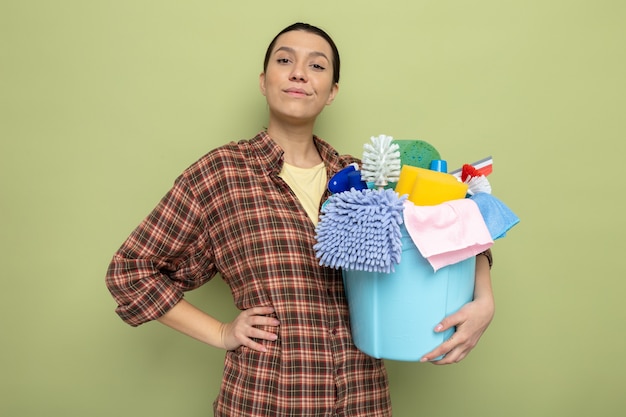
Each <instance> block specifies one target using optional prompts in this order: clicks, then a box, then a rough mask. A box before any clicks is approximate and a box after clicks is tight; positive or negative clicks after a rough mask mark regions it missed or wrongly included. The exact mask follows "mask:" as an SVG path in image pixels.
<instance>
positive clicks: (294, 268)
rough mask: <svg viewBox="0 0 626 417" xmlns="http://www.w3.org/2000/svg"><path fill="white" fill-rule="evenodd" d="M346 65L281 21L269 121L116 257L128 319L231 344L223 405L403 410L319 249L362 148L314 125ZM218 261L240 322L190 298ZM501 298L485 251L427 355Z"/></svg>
mask: <svg viewBox="0 0 626 417" xmlns="http://www.w3.org/2000/svg"><path fill="white" fill-rule="evenodd" d="M339 68H340V61H339V53H338V51H337V48H336V46H335V44H334V42H333V41H332V39H331V38H330V37H329V36H328V35H327V34H326V33H325V32H323V31H322V30H321V29H319V28H317V27H314V26H311V25H308V24H304V23H297V24H294V25H292V26H289V27H287V28H285V29H284V30H283V31H281V32H280V33H279V34H278V35H277V36H276V37H275V38H274V40H273V41H272V43H271V44H270V46H269V48H268V50H267V53H266V57H265V62H264V68H263V72H262V73H261V75H260V89H261V92H262V94H263V95H264V96H265V97H266V99H267V103H268V107H269V124H268V127H267V130H266V131H262V132H260V133H258V134H257V135H256V136H255V137H254V138H252V139H250V140H242V141H240V142H238V143H230V144H228V145H224V146H222V147H220V148H217V149H214V150H213V151H211V152H209V153H208V154H206V155H205V156H203V157H202V158H201V159H200V160H198V161H197V162H196V163H194V164H193V165H191V166H190V167H189V168H188V169H187V170H185V171H184V172H183V174H182V175H181V176H180V177H179V178H178V179H177V180H176V182H175V184H174V186H173V188H172V189H171V190H170V191H169V192H168V194H167V195H166V196H165V197H164V198H163V199H162V201H161V202H160V203H159V205H158V206H157V207H156V208H155V209H154V211H153V212H152V213H151V214H150V215H149V216H148V217H147V218H146V219H145V220H144V221H143V222H142V223H141V224H140V225H139V227H138V228H137V229H136V230H135V231H134V232H133V233H132V234H131V235H130V236H129V238H128V239H127V240H126V242H125V243H124V244H123V245H122V247H121V248H120V249H119V250H118V251H117V252H116V254H115V255H114V257H113V260H112V261H111V264H110V266H109V270H108V273H107V286H108V288H109V290H110V291H111V294H112V295H113V297H114V298H115V300H116V301H117V303H118V308H117V310H116V311H117V313H118V314H119V315H120V317H121V318H122V319H123V320H125V321H126V322H127V323H129V324H131V325H133V326H137V325H139V324H142V323H144V322H147V321H150V320H155V319H156V320H159V321H160V322H161V323H163V324H165V325H167V326H170V327H172V328H174V329H176V330H178V331H180V332H182V333H184V334H186V335H188V336H191V337H193V338H195V339H197V340H199V341H201V342H204V343H206V344H208V345H211V346H215V347H218V348H222V349H225V350H226V351H227V352H226V358H225V369H224V374H223V379H222V386H221V390H220V394H219V396H218V398H217V400H216V401H215V403H214V411H215V416H218V417H226V416H229V417H233V416H238V417H246V416H250V417H252V416H287V415H288V416H351V417H358V416H367V417H374V416H390V415H391V403H390V399H389V391H388V384H387V375H386V371H385V368H384V365H383V363H382V361H380V360H377V359H374V358H371V357H369V356H367V355H365V354H363V353H362V352H360V351H359V350H358V349H357V348H356V347H355V346H354V344H353V343H352V339H351V336H350V327H349V314H348V307H347V304H346V300H345V296H344V291H343V286H342V279H341V272H340V271H337V270H334V269H330V268H326V267H322V266H320V265H319V262H318V260H317V259H316V258H315V253H314V250H313V245H314V244H315V225H316V224H317V219H318V213H319V207H320V204H321V202H322V201H323V200H325V199H326V198H327V197H328V195H327V191H326V185H327V182H328V179H329V178H330V177H331V176H332V175H333V174H334V173H336V172H337V171H339V170H340V169H342V168H344V167H345V166H347V165H348V164H350V163H352V162H354V161H355V159H354V158H352V157H350V156H339V155H338V153H337V152H336V151H335V150H334V149H333V148H332V147H331V146H330V145H328V144H327V143H326V142H324V141H322V140H321V139H319V138H317V137H316V136H314V135H313V129H314V126H315V120H316V118H317V116H318V115H319V114H320V113H321V112H322V110H323V109H324V107H325V106H327V105H330V104H331V103H332V102H333V100H334V98H335V96H336V95H337V92H338V89H339V86H338V82H339ZM217 273H219V274H220V275H221V276H222V278H223V279H224V280H225V282H226V283H227V284H228V285H229V286H230V288H231V291H232V294H233V297H234V302H235V304H236V306H237V308H238V309H239V310H240V311H241V313H240V314H239V315H238V316H237V317H236V318H235V319H234V320H233V321H232V322H230V323H221V322H219V321H218V320H216V319H215V318H213V317H212V316H210V315H208V314H206V313H205V312H202V311H200V310H199V309H197V308H196V307H194V306H193V305H191V304H190V303H188V302H187V301H185V300H184V299H183V293H184V292H185V291H188V290H191V289H194V288H198V287H199V286H201V285H203V284H204V283H206V282H207V281H208V280H210V279H211V278H212V277H213V276H215V274H217ZM493 311H494V307H493V297H492V292H491V284H490V273H489V262H488V258H487V257H486V256H479V257H478V259H477V268H476V297H475V300H474V301H473V302H471V303H469V304H467V305H466V306H465V307H464V308H463V309H461V311H459V312H458V313H456V314H454V315H452V316H450V317H447V318H446V319H444V320H443V321H442V323H441V324H440V325H439V330H445V329H447V328H450V327H452V326H457V332H456V333H455V335H454V337H453V338H452V339H451V340H449V341H448V342H446V343H444V344H443V345H441V346H440V347H438V348H437V349H436V350H434V351H433V352H431V353H430V354H429V355H427V356H426V358H424V360H428V359H429V358H435V357H438V356H439V355H441V354H447V355H446V357H445V358H444V359H443V360H441V361H439V362H437V363H440V364H445V363H452V362H457V361H459V360H461V359H462V358H463V357H465V355H466V354H467V353H468V352H469V351H470V350H471V349H472V348H473V347H474V346H475V344H476V343H477V342H478V339H479V338H480V336H481V335H482V333H483V332H484V330H485V329H486V328H487V326H488V325H489V322H490V321H491V318H492V317H493Z"/></svg>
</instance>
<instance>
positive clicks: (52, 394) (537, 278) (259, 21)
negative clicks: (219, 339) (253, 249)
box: [0, 0, 626, 417]
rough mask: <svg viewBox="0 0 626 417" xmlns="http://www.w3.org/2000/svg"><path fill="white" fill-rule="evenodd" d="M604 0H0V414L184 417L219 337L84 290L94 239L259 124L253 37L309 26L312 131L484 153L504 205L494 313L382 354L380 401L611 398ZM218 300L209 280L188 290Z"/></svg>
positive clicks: (614, 346)
mask: <svg viewBox="0 0 626 417" xmlns="http://www.w3.org/2000/svg"><path fill="white" fill-rule="evenodd" d="M625 15H626V3H624V2H623V1H617V0H616V1H609V0H593V1H592V0H589V1H576V0H573V1H566V0H551V1H546V0H543V1H539V0H526V1H522V0H516V1H506V0H475V1H451V0H441V1H420V0H414V1H398V0H386V1H378V2H373V1H372V2H367V1H362V2H357V1H342V0H320V1H317V2H307V3H300V2H293V1H265V2H262V1H261V2H260V1H223V0H212V1H208V0H207V1H154V0H153V1H150V0H143V1H139V0H127V1H119V0H110V1H79V0H74V1H70V0H57V1H41V0H40V1H28V0H1V1H0V138H1V143H0V146H1V148H0V187H1V188H0V210H1V212H0V225H1V228H0V256H1V259H0V260H1V272H0V274H1V277H2V281H1V287H0V323H1V326H0V351H1V353H2V354H1V355H0V384H1V385H0V415H3V416H7V417H9V416H10V417H13V416H28V417H35V416H90V417H97V416H119V417H122V416H133V417H136V416H154V417H158V416H172V415H174V416H204V415H212V413H211V411H210V409H211V403H212V401H213V399H214V398H215V396H216V394H217V390H218V386H219V382H220V376H221V369H222V357H223V352H221V351H219V350H217V349H214V348H211V347H207V346H204V345H202V344H200V343H198V342H195V341H193V340H191V339H188V338H185V337H184V336H181V335H179V334H178V333H176V332H174V331H172V330H170V329H167V328H165V327H163V326H160V325H159V324H157V323H150V324H146V325H144V326H141V327H139V328H137V329H133V328H131V327H129V326H127V325H125V324H124V323H122V322H121V321H120V320H119V319H118V318H117V316H116V315H115V313H114V311H113V310H114V308H115V304H114V302H113V300H112V298H111V297H110V296H109V294H108V291H107V290H106V288H105V286H104V274H105V271H106V268H107V265H108V261H109V259H110V258H111V256H112V254H113V252H114V251H115V250H116V249H117V247H119V245H120V244H121V242H122V241H123V239H125V237H126V236H127V235H128V234H129V233H130V232H131V231H132V229H133V228H134V227H135V226H136V225H137V224H138V223H139V222H140V221H141V220H142V218H143V217H144V216H145V215H146V214H147V213H148V212H149V210H150V209H151V208H152V207H153V206H154V205H155V204H156V203H157V202H158V200H159V199H160V197H161V196H162V195H163V194H164V193H165V192H166V191H167V189H168V188H169V187H170V186H171V184H172V182H173V180H174V179H175V177H176V176H177V175H178V174H179V173H180V172H181V171H182V170H183V169H184V168H186V167H187V166H188V165H189V164H191V163H192V162H194V161H195V160H196V159H197V158H199V157H200V156H201V155H202V154H204V153H205V152H206V151H208V150H209V149H211V148H213V147H215V146H218V145H220V144H223V143H225V142H227V141H230V140H237V139H240V138H248V137H251V136H253V135H254V134H255V133H256V132H257V131H259V130H261V129H262V128H263V126H264V125H265V123H266V120H267V109H266V105H265V102H264V98H263V97H262V96H261V94H260V93H259V90H258V74H259V73H260V71H261V63H262V59H263V54H264V52H265V48H266V47H267V44H268V43H269V41H270V40H271V38H272V37H273V36H274V35H275V33H276V32H278V31H279V30H280V29H282V28H283V27H284V26H287V25H288V24H290V23H292V22H294V21H300V20H302V21H307V22H310V23H313V24H316V25H319V26H321V27H323V28H325V29H326V30H328V31H329V32H330V34H331V35H332V36H333V37H334V39H335V40H336V42H337V44H338V46H339V48H340V52H341V54H342V64H343V66H342V79H341V82H340V86H341V88H340V93H339V96H338V98H337V100H336V101H335V103H334V104H333V105H332V106H331V107H329V108H328V109H326V111H325V113H324V114H323V115H322V116H321V118H320V120H319V123H318V129H317V133H318V134H319V135H320V136H322V137H323V138H325V139H326V140H328V141H329V142H331V143H332V144H333V145H334V146H335V147H336V148H337V149H338V150H340V151H341V152H343V153H353V154H355V155H358V156H360V154H361V152H362V144H363V143H365V142H367V141H369V138H370V136H373V135H379V134H387V135H391V136H393V137H395V138H397V139H422V140H425V141H427V142H429V143H431V144H433V145H435V146H436V147H437V148H438V150H439V151H440V152H441V154H442V155H443V157H444V158H445V159H447V160H448V164H449V166H450V167H451V168H456V167H460V166H461V164H463V163H466V162H471V161H475V160H477V159H480V158H483V157H485V156H488V155H493V158H494V172H493V174H492V175H491V176H490V180H491V184H492V186H493V189H494V195H496V196H497V197H499V198H500V199H501V200H503V201H504V202H505V203H506V204H507V205H508V206H509V207H510V208H511V209H513V210H514V211H515V212H516V213H517V214H518V216H519V217H520V218H521V222H520V224H519V225H518V226H516V227H515V228H514V229H512V230H511V231H510V232H509V234H508V236H507V237H506V238H504V239H502V240H498V241H496V244H495V246H494V253H495V262H496V263H495V266H494V268H493V271H492V275H493V281H494V290H495V294H496V298H497V314H496V318H495V320H494V322H493V323H492V325H491V327H490V328H489V329H488V331H487V333H486V334H485V335H484V337H483V338H482V339H481V342H480V344H479V345H478V347H477V348H476V349H475V350H474V351H473V352H472V353H471V354H470V356H469V357H468V358H467V359H466V360H465V361H463V362H462V363H460V364H458V365H454V366H448V367H436V366H432V365H428V364H419V363H403V362H388V369H389V374H390V384H391V392H392V398H393V401H394V410H395V412H394V416H399V417H404V416H416V415H420V416H422V415H423V416H452V415H461V416H511V417H512V416H535V417H537V416H550V417H552V416H588V415H594V416H613V415H620V414H621V413H623V409H624V407H625V406H626V400H624V397H623V391H624V386H625V384H626V359H625V355H624V351H625V349H626V340H625V336H624V330H625V327H626V326H625V322H626V314H625V313H624V307H623V303H622V300H623V298H624V293H625V292H626V284H625V281H626V271H625V269H626V268H625V265H626V262H625V261H624V250H623V249H624V243H623V235H624V231H625V229H626V227H625V222H624V216H623V212H624V205H623V202H622V195H623V193H624V185H623V184H624V169H623V159H624V154H625V151H626V149H625V145H624V139H625V134H626V128H625V121H624V120H625V119H626V117H624V112H625V109H626V98H625V97H626V77H625V75H624V74H626V47H625V46H624V45H625V40H626V25H625V24H624V22H626V18H625ZM188 297H189V299H190V300H192V301H193V302H196V303H198V304H199V305H200V306H201V307H202V308H204V309H206V310H207V311H209V312H211V313H212V314H214V315H216V316H217V317H219V318H220V319H223V320H230V319H231V318H232V317H234V315H235V314H236V311H235V310H234V309H233V307H231V297H230V293H229V291H228V288H227V287H226V286H225V285H224V284H223V283H222V282H221V280H219V279H215V280H213V281H212V282H211V283H209V284H207V285H206V286H205V287H203V288H201V289H200V290H197V291H194V292H192V293H190V294H189V295H188Z"/></svg>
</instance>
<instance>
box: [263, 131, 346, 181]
mask: <svg viewBox="0 0 626 417" xmlns="http://www.w3.org/2000/svg"><path fill="white" fill-rule="evenodd" d="M313 142H314V143H315V146H316V147H317V151H318V152H319V154H320V157H321V158H322V160H323V161H324V165H326V169H327V171H328V172H329V173H330V174H334V173H335V172H337V171H339V170H340V169H342V168H343V167H342V166H341V162H340V160H339V154H338V153H337V151H336V150H335V149H334V148H333V147H332V146H330V145H329V144H328V143H327V142H325V141H323V140H322V139H320V138H318V137H317V136H315V135H314V136H313ZM251 145H252V147H253V148H254V150H255V153H256V155H257V156H258V158H259V160H260V162H261V163H262V165H263V166H265V167H267V169H268V171H269V172H270V173H271V174H274V175H278V174H279V173H280V171H281V169H282V167H283V162H284V159H283V154H284V151H283V149H282V148H281V147H280V146H278V144H276V142H274V141H273V140H272V138H270V136H269V135H268V134H267V132H265V131H261V132H259V134H257V135H256V136H255V137H254V139H253V140H252V141H251Z"/></svg>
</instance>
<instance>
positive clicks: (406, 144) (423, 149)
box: [393, 139, 441, 169]
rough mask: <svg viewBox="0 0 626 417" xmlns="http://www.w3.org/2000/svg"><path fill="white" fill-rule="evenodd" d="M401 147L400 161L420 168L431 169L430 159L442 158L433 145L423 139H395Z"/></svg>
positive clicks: (394, 141)
mask: <svg viewBox="0 0 626 417" xmlns="http://www.w3.org/2000/svg"><path fill="white" fill-rule="evenodd" d="M393 143H397V144H398V146H399V147H400V149H399V151H400V162H401V164H402V165H411V166H414V167H418V168H424V169H430V161H432V160H435V159H441V155H439V152H438V151H437V149H435V147H434V146H433V145H431V144H430V143H428V142H424V141H423V140H411V139H394V140H393Z"/></svg>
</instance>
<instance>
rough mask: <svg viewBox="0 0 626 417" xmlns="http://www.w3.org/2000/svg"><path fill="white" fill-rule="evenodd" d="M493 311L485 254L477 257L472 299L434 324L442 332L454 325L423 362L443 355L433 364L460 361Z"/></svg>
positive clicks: (480, 334) (488, 267) (479, 334)
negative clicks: (450, 335)
mask: <svg viewBox="0 0 626 417" xmlns="http://www.w3.org/2000/svg"><path fill="white" fill-rule="evenodd" d="M494 313H495V301H494V298H493V290H492V287H491V271H490V266H489V258H488V257H487V255H483V254H481V255H478V256H477V257H476V282H475V284H474V300H473V301H471V302H469V303H467V304H465V305H464V306H463V307H462V308H461V309H460V310H459V311H458V312H456V313H454V314H452V315H450V316H448V317H446V318H445V319H443V320H442V321H441V323H439V324H438V325H437V326H436V327H435V331H436V332H443V331H445V330H447V329H450V328H452V327H454V326H456V331H455V333H454V334H453V335H452V337H451V338H450V339H448V340H447V341H445V342H444V343H442V344H441V345H440V346H438V347H437V348H436V349H435V350H433V351H432V352H430V353H428V354H426V355H425V356H424V357H423V358H422V362H426V361H429V360H432V359H434V358H437V357H439V356H441V355H446V356H445V357H444V358H443V359H441V360H439V361H434V362H432V363H434V364H435V365H447V364H451V363H457V362H460V361H461V360H462V359H463V358H465V357H466V356H467V355H468V354H469V352H470V351H471V350H472V349H473V348H474V347H475V346H476V344H477V343H478V340H479V339H480V337H481V336H482V335H483V333H484V332H485V330H487V327H488V326H489V324H490V323H491V320H492V319H493V316H494Z"/></svg>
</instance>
